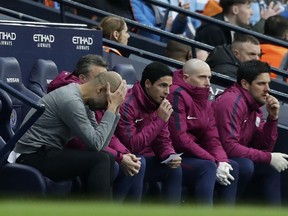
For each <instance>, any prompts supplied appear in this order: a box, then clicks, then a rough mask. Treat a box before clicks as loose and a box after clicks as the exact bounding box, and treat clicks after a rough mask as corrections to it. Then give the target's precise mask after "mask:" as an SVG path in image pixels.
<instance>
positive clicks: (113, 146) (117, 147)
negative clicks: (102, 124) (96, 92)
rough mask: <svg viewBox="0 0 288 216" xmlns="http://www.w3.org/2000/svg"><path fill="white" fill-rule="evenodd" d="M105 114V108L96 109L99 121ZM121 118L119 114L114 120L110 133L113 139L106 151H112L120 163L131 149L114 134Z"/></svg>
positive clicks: (96, 116)
mask: <svg viewBox="0 0 288 216" xmlns="http://www.w3.org/2000/svg"><path fill="white" fill-rule="evenodd" d="M103 115H104V111H103V110H97V111H95V118H96V120H97V121H98V122H99V121H101V119H102V117H103ZM119 119H120V115H119V114H117V115H116V118H115V121H114V125H113V128H112V130H111V131H110V133H109V136H111V140H110V142H109V144H108V146H106V148H105V151H107V152H110V153H111V154H112V155H113V156H114V158H115V160H116V161H117V162H118V163H121V161H122V158H123V154H126V153H129V150H128V149H127V148H126V147H125V146H124V145H123V144H122V143H121V142H120V140H119V139H118V138H117V137H116V136H115V135H114V129H115V128H116V126H117V123H118V121H119Z"/></svg>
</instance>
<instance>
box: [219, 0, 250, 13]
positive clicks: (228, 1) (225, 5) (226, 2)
mask: <svg viewBox="0 0 288 216" xmlns="http://www.w3.org/2000/svg"><path fill="white" fill-rule="evenodd" d="M251 1H252V0H220V2H219V5H220V6H221V7H222V9H223V13H224V14H225V13H227V12H228V11H229V9H230V8H231V7H232V6H233V5H235V4H245V3H247V2H249V3H250V2H251Z"/></svg>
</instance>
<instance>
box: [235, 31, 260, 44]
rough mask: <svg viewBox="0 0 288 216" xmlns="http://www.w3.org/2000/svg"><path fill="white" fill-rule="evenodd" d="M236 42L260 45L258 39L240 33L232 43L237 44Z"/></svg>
mask: <svg viewBox="0 0 288 216" xmlns="http://www.w3.org/2000/svg"><path fill="white" fill-rule="evenodd" d="M236 42H240V43H245V42H248V43H251V44H254V45H259V44H260V42H259V40H258V39H257V38H256V37H254V36H252V35H249V34H242V33H239V32H235V33H234V40H233V42H232V43H236Z"/></svg>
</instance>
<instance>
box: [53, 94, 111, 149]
mask: <svg viewBox="0 0 288 216" xmlns="http://www.w3.org/2000/svg"><path fill="white" fill-rule="evenodd" d="M58 109H59V113H61V116H60V118H61V119H62V120H63V122H65V124H66V125H67V126H68V127H69V128H70V129H71V131H72V133H73V134H75V135H76V137H79V138H80V139H81V140H82V141H83V142H84V143H85V144H86V145H88V146H89V147H90V148H92V149H96V150H98V151H100V150H102V149H103V148H105V147H106V146H107V145H108V140H110V138H111V137H110V135H111V134H110V133H111V130H113V128H114V126H113V124H114V122H115V119H116V115H115V114H114V113H112V112H109V111H106V112H105V113H104V115H103V118H102V119H101V122H100V123H99V124H98V123H97V122H96V119H95V114H94V112H92V111H88V113H87V110H86V108H85V106H84V105H83V102H82V101H80V99H79V100H78V99H77V101H75V100H70V101H68V102H66V103H65V104H63V105H62V106H59V107H58ZM71 116H73V118H71Z"/></svg>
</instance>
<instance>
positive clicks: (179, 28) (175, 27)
mask: <svg viewBox="0 0 288 216" xmlns="http://www.w3.org/2000/svg"><path fill="white" fill-rule="evenodd" d="M187 23H188V19H187V17H186V18H183V17H181V15H180V14H178V15H177V16H176V17H175V19H174V21H173V24H172V29H171V32H172V33H174V34H183V33H184V31H185V30H186V26H187Z"/></svg>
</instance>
